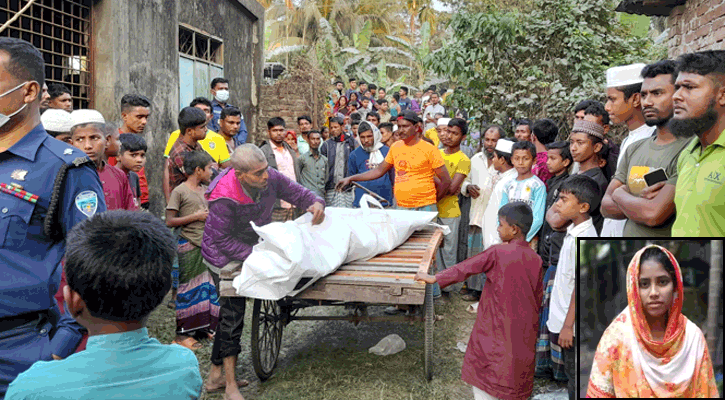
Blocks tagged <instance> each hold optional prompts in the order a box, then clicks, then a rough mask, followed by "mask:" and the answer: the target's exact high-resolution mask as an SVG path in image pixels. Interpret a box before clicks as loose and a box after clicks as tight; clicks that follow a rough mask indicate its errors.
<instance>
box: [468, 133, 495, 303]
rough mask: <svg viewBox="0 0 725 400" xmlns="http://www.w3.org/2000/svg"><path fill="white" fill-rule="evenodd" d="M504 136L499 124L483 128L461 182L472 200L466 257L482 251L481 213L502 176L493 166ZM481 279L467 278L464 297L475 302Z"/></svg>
mask: <svg viewBox="0 0 725 400" xmlns="http://www.w3.org/2000/svg"><path fill="white" fill-rule="evenodd" d="M503 136H504V130H503V128H501V127H500V126H498V125H492V126H490V127H488V129H486V130H485V131H484V134H483V140H482V141H481V144H480V146H479V149H478V153H476V154H475V155H474V156H473V158H471V173H470V174H468V176H466V179H464V180H463V184H461V194H463V195H464V196H469V197H471V199H472V200H471V210H470V211H469V214H468V215H469V222H468V224H469V227H468V253H467V256H466V258H471V257H473V256H476V255H478V254H479V253H481V252H483V250H484V249H483V231H482V228H483V212H484V211H486V206H487V205H488V199H489V198H490V197H491V192H492V191H493V187H494V186H495V185H496V183H498V179H499V177H500V176H501V174H500V173H499V172H498V171H496V169H495V168H494V166H493V152H494V150H495V149H496V143H497V142H498V140H499V139H501V138H503ZM481 149H483V151H481ZM483 281H484V278H483V275H482V274H478V275H474V276H472V277H470V278H468V279H466V286H467V287H468V293H467V294H465V295H464V296H463V299H464V300H468V301H478V298H479V297H480V295H481V291H482V290H483Z"/></svg>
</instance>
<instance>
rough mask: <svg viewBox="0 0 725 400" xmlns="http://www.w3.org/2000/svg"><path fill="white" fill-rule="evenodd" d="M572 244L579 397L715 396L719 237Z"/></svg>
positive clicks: (719, 346)
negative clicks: (576, 293) (574, 249)
mask: <svg viewBox="0 0 725 400" xmlns="http://www.w3.org/2000/svg"><path fill="white" fill-rule="evenodd" d="M577 244H578V250H579V288H578V291H579V299H578V300H577V312H578V316H577V323H578V333H579V367H580V370H579V371H580V373H579V395H580V397H620V398H621V397H639V398H648V397H710V398H715V397H717V398H719V397H721V396H722V390H723V376H722V370H723V368H722V365H723V364H722V359H723V310H722V303H723V296H722V265H723V241H722V240H687V239H685V238H683V239H668V240H654V239H652V240H650V239H614V240H609V239H580V240H579V241H578V243H577Z"/></svg>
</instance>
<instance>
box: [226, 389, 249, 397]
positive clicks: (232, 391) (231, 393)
mask: <svg viewBox="0 0 725 400" xmlns="http://www.w3.org/2000/svg"><path fill="white" fill-rule="evenodd" d="M224 400H244V396H242V394H241V393H239V389H237V388H233V389H232V388H227V390H226V391H224Z"/></svg>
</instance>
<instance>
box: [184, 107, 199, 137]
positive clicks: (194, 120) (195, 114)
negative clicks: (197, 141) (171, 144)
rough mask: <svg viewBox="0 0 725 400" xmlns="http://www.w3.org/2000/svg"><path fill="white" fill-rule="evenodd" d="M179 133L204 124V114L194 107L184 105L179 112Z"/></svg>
mask: <svg viewBox="0 0 725 400" xmlns="http://www.w3.org/2000/svg"><path fill="white" fill-rule="evenodd" d="M177 122H178V123H179V134H181V135H182V136H183V135H186V130H187V129H189V128H196V127H197V126H199V125H206V114H205V113H204V111H201V110H200V109H198V108H196V107H184V108H182V109H181V112H179V118H178V119H177Z"/></svg>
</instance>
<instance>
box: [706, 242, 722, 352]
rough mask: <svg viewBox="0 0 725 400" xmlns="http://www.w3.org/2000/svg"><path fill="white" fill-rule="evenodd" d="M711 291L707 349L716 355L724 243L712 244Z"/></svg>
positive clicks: (708, 306) (708, 309)
mask: <svg viewBox="0 0 725 400" xmlns="http://www.w3.org/2000/svg"><path fill="white" fill-rule="evenodd" d="M710 243H711V244H710V246H711V247H710V290H709V292H708V298H707V333H706V336H707V347H708V349H709V350H710V354H714V352H715V350H716V347H715V346H716V345H717V334H716V332H717V328H718V326H717V318H718V315H719V310H718V308H719V307H720V290H721V289H722V257H723V254H722V251H723V250H722V241H721V240H712V241H711V242H710Z"/></svg>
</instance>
